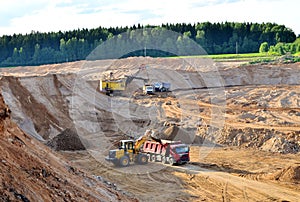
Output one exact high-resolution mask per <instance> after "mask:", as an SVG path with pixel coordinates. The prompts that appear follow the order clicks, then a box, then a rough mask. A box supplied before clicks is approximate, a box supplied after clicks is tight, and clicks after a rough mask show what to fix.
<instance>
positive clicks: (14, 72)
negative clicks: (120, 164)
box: [0, 57, 300, 201]
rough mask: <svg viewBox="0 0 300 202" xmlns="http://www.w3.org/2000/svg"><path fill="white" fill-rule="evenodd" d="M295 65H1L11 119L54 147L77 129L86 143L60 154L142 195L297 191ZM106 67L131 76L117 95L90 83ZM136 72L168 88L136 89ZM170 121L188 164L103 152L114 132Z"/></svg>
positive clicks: (195, 197) (234, 196)
mask: <svg viewBox="0 0 300 202" xmlns="http://www.w3.org/2000/svg"><path fill="white" fill-rule="evenodd" d="M299 68H300V66H299V63H296V64H273V65H241V64H235V63H230V64H228V63H214V62H213V61H210V60H206V59H205V60H204V59H202V60H200V61H198V60H197V59H161V58H158V59H153V58H143V57H141V58H128V59H121V60H117V61H114V60H105V61H90V62H86V61H81V62H76V63H65V64H59V65H44V66H40V67H23V68H11V69H1V71H0V74H1V76H2V79H1V88H2V93H3V97H4V99H5V101H6V103H7V104H8V106H9V107H10V108H11V109H12V114H11V116H12V119H13V120H14V121H15V122H16V123H17V124H18V125H19V126H20V127H21V128H22V129H23V130H24V131H25V132H26V133H28V134H30V135H31V136H33V137H35V138H37V139H38V140H40V141H41V142H43V143H45V144H48V145H50V146H51V145H52V148H53V149H55V148H56V149H57V148H58V146H57V145H59V148H60V149H62V150H64V149H68V150H69V148H70V145H71V146H72V145H73V146H74V148H75V146H77V147H78V146H79V145H78V138H79V139H80V140H81V143H82V144H83V145H84V146H85V147H86V149H87V150H85V151H61V152H60V154H61V155H62V156H65V157H66V158H67V159H68V160H69V161H70V162H72V164H73V165H74V166H75V167H76V166H79V167H80V168H81V169H83V170H86V171H87V172H90V173H91V174H93V175H97V176H99V177H101V178H103V179H105V180H107V181H109V182H112V183H113V184H114V185H115V186H116V187H120V189H122V190H125V191H126V192H128V193H132V194H133V196H135V197H137V198H138V199H140V200H141V201H151V200H154V201H299V198H300V188H299V178H300V167H299V163H300V162H299V151H300V135H299V134H300V133H299V124H300V109H299V105H300V99H299V97H300V92H299V91H300V88H299V86H300V82H299V80H298V78H299V76H300V71H299ZM110 72H113V75H114V77H115V78H122V77H124V76H125V75H127V76H133V77H135V78H134V79H133V80H132V81H131V82H130V83H129V84H128V86H127V89H126V91H125V92H123V94H122V95H121V96H113V97H108V96H105V95H103V94H101V93H100V92H99V91H98V90H97V87H98V83H99V79H100V78H103V77H107V76H108V75H109V74H110ZM139 78H143V79H147V80H148V81H149V82H155V81H168V82H171V84H172V92H169V93H161V94H159V95H152V96H145V95H143V94H142V93H141V86H142V85H143V83H144V80H142V79H139ZM169 126H172V127H174V126H176V127H178V128H180V132H178V133H177V136H176V138H178V139H181V140H182V141H184V142H186V143H188V144H191V162H190V163H189V164H186V165H183V166H176V167H171V166H165V165H161V164H159V163H149V164H148V165H147V166H138V165H131V166H129V167H128V168H115V167H114V166H112V165H111V164H109V163H107V162H105V161H104V157H105V156H106V155H107V152H108V150H109V149H111V148H113V147H114V144H115V143H116V142H117V141H118V140H120V139H128V138H136V137H138V136H140V135H141V134H143V133H144V132H145V130H146V129H148V128H155V129H157V130H161V131H162V130H164V129H166V128H167V127H169ZM66 131H68V133H66ZM67 134H68V135H67ZM70 137H71V138H70ZM73 138H74V139H76V141H72V139H73ZM53 145H56V147H54V146H53ZM64 145H67V146H65V147H64ZM80 146H81V145H80ZM77 147H76V148H77Z"/></svg>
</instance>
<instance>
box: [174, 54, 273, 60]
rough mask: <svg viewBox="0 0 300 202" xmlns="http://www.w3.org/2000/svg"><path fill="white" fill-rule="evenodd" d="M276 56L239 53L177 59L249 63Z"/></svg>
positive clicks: (271, 58)
mask: <svg viewBox="0 0 300 202" xmlns="http://www.w3.org/2000/svg"><path fill="white" fill-rule="evenodd" d="M278 56H279V55H278V54H268V53H241V54H218V55H196V56H178V57H177V58H211V59H213V60H215V61H217V62H226V61H245V62H251V61H253V60H265V61H271V60H275V59H276V58H277V57H278Z"/></svg>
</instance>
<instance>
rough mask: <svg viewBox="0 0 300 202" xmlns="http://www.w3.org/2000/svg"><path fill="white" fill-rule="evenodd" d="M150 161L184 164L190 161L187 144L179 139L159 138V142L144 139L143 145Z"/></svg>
mask: <svg viewBox="0 0 300 202" xmlns="http://www.w3.org/2000/svg"><path fill="white" fill-rule="evenodd" d="M143 153H146V154H147V156H148V158H149V160H150V161H152V162H162V163H164V164H166V163H169V164H171V165H173V164H184V163H187V162H189V161H190V154H189V153H190V149H189V146H188V145H186V144H183V143H182V142H181V141H169V140H161V142H153V141H146V142H145V143H144V147H143Z"/></svg>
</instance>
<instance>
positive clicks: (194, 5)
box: [0, 0, 300, 35]
mask: <svg viewBox="0 0 300 202" xmlns="http://www.w3.org/2000/svg"><path fill="white" fill-rule="evenodd" d="M0 2H1V7H0V19H4V21H2V22H0V35H3V34H13V33H26V32H27V33H28V32H31V31H32V30H34V31H41V32H45V31H59V30H62V31H65V30H72V29H77V28H95V27H98V26H102V27H116V26H132V25H134V24H138V23H141V24H155V25H160V24H162V23H182V22H186V23H196V22H204V21H211V22H224V21H230V22H231V21H234V22H274V23H278V24H284V25H286V26H287V27H289V28H291V29H293V30H294V31H295V32H296V34H300V23H298V22H297V20H298V19H299V18H300V16H299V12H298V11H297V9H298V7H299V6H298V4H299V3H298V1H297V0H286V1H280V0H226V1H221V0H206V1H203V0H200V1H199V0H186V1H182V0H180V1H179V0H165V1H162V0H151V1H144V2H141V1H140V0H114V1H112V0H110V1H108V0H105V1H99V0H91V1H83V0H68V1H64V0H52V1H48V0H39V1H38V0H30V1H29V0H22V1H21V0H12V1H3V2H2V0H0ZM287 6H288V7H287Z"/></svg>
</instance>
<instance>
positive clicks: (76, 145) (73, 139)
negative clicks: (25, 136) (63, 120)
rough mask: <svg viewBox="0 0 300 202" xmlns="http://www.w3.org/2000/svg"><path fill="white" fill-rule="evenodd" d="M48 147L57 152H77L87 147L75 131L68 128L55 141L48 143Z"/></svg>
mask: <svg viewBox="0 0 300 202" xmlns="http://www.w3.org/2000/svg"><path fill="white" fill-rule="evenodd" d="M47 145H48V146H50V147H51V148H53V149H54V150H56V151H61V150H63V151H75V150H85V146H84V144H83V143H82V141H81V139H80V138H79V136H78V134H77V133H76V132H75V130H73V129H69V128H67V129H66V130H64V131H63V132H61V133H60V134H58V135H57V136H56V137H54V138H53V139H51V140H49V141H48V142H47Z"/></svg>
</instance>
